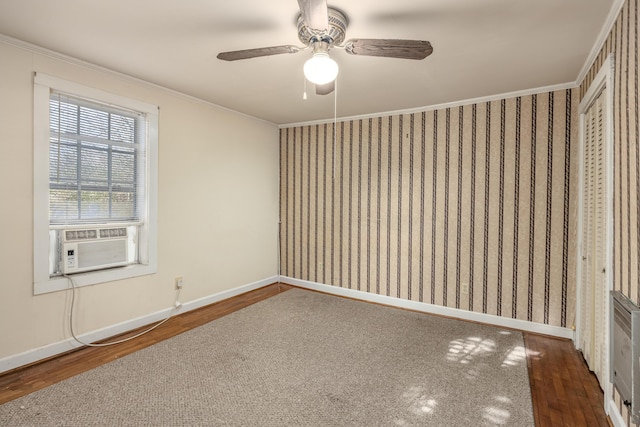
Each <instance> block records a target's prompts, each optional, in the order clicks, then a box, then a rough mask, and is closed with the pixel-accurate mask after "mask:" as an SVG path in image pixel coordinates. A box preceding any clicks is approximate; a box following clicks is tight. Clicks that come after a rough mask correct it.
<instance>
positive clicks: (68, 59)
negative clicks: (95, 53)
mask: <svg viewBox="0 0 640 427" xmlns="http://www.w3.org/2000/svg"><path fill="white" fill-rule="evenodd" d="M0 43H5V44H8V45H11V46H14V47H17V48H19V49H23V50H26V51H29V52H32V53H36V54H39V55H43V56H46V57H48V58H51V59H55V60H57V61H61V62H65V63H67V64H70V65H74V66H77V67H82V68H84V69H87V70H90V71H95V72H100V73H105V74H109V75H112V76H114V77H118V78H120V79H123V80H127V81H130V82H133V83H136V84H139V85H142V86H146V87H149V88H152V89H157V90H161V91H164V92H166V93H169V94H171V95H174V96H177V97H180V98H183V99H186V100H188V101H192V102H195V103H198V104H202V105H205V106H207V107H210V108H215V109H217V110H221V111H224V112H227V113H232V114H236V115H239V116H242V117H245V118H247V119H251V120H255V121H258V122H261V123H264V124H268V125H270V126H276V124H275V123H273V122H270V121H268V120H264V119H261V118H259V117H255V116H251V115H249V114H246V113H242V112H240V111H236V110H232V109H231V108H227V107H223V106H222V105H218V104H214V103H213V102H210V101H206V100H204V99H202V98H198V97H196V96H193V95H187V94H186V93H183V92H180V91H177V90H175V89H170V88H168V87H166V86H162V85H159V84H156V83H152V82H149V81H147V80H143V79H141V78H138V77H134V76H131V75H129V74H125V73H122V72H120V71H116V70H112V69H110V68H107V67H103V66H101V65H96V64H93V63H91V62H88V61H84V60H82V59H78V58H76V57H73V56H70V55H65V54H63V53H60V52H56V51H53V50H50V49H47V48H44V47H41V46H38V45H34V44H32V43H28V42H25V41H23V40H19V39H16V38H13V37H9V36H7V35H4V34H1V33H0ZM34 71H38V70H34Z"/></svg>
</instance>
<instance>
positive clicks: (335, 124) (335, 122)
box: [333, 78, 338, 180]
mask: <svg viewBox="0 0 640 427" xmlns="http://www.w3.org/2000/svg"><path fill="white" fill-rule="evenodd" d="M334 85H335V87H334V91H333V179H334V180H335V179H336V139H337V135H336V131H337V130H338V79H337V78H336V80H335V82H334Z"/></svg>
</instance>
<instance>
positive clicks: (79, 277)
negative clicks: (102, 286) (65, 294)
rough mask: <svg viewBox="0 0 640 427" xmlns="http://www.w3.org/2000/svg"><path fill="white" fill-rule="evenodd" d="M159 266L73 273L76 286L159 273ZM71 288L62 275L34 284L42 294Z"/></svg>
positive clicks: (67, 280)
mask: <svg viewBox="0 0 640 427" xmlns="http://www.w3.org/2000/svg"><path fill="white" fill-rule="evenodd" d="M157 271H158V268H157V267H156V266H153V265H142V264H136V265H128V266H126V267H118V268H111V269H107V270H99V271H91V272H86V273H77V274H74V275H73V280H74V282H75V284H76V287H78V288H80V287H83V286H91V285H96V284H98V283H105V282H113V281H116V280H123V279H129V278H132V277H138V276H146V275H149V274H155V273H157ZM70 288H71V283H70V281H69V279H67V278H66V277H62V276H56V277H51V278H50V279H48V280H45V281H42V282H36V283H34V284H33V294H34V295H42V294H47V293H50V292H58V291H64V290H67V289H70Z"/></svg>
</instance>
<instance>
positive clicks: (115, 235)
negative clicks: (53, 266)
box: [62, 227, 128, 274]
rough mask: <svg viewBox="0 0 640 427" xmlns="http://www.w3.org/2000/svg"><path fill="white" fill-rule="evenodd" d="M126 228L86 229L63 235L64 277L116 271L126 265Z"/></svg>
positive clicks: (65, 231) (64, 232) (69, 231)
mask: <svg viewBox="0 0 640 427" xmlns="http://www.w3.org/2000/svg"><path fill="white" fill-rule="evenodd" d="M127 247H128V242H127V228H126V227H116V228H87V229H78V230H64V231H63V233H62V272H63V273H64V274H72V273H80V272H82V271H90V270H99V269H103V268H111V267H119V266H123V265H126V264H128V262H127V259H128V257H127Z"/></svg>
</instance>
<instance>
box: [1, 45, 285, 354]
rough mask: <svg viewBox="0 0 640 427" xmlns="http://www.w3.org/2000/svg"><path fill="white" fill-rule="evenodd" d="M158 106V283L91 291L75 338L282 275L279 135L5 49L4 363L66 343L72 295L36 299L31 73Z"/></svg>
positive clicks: (167, 94)
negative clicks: (178, 285) (178, 284)
mask: <svg viewBox="0 0 640 427" xmlns="http://www.w3.org/2000/svg"><path fill="white" fill-rule="evenodd" d="M34 72H42V73H45V74H49V75H52V76H55V77H59V78H63V79H66V80H71V81H74V82H77V83H80V84H83V85H86V86H90V87H95V88H99V89H102V90H105V91H107V92H112V93H115V94H119V95H124V96H127V97H130V98H134V99H138V100H140V101H143V102H147V103H150V104H155V105H158V106H159V107H160V119H159V120H160V121H159V165H158V175H159V185H158V187H159V190H158V200H159V202H158V234H159V237H158V264H159V267H158V273H157V274H154V275H150V276H144V277H139V278H135V279H129V280H122V281H118V282H112V283H107V284H99V285H94V286H88V287H84V288H82V289H80V290H79V292H78V301H77V303H78V311H77V319H78V322H77V328H78V332H88V331H93V330H96V329H99V328H104V327H108V326H111V325H114V324H117V323H119V322H125V321H128V320H131V319H135V318H138V317H142V316H145V315H148V314H151V313H154V312H157V311H160V310H162V309H165V308H168V307H170V306H171V305H172V304H173V300H174V289H173V286H174V285H173V279H174V277H175V276H183V277H184V283H185V284H184V289H183V291H182V298H181V300H182V301H183V302H188V301H193V300H196V299H198V298H203V297H207V296H210V295H212V294H215V293H218V292H221V291H225V290H228V289H232V288H236V287H238V286H242V285H245V284H249V283H253V282H256V281H259V280H263V279H267V278H269V277H272V276H274V275H276V274H277V250H276V248H277V222H278V130H277V128H276V127H275V126H274V125H272V124H269V123H266V122H262V121H259V120H256V119H252V118H249V117H246V116H243V115H240V114H236V113H233V112H229V111H226V110H224V109H221V108H218V107H216V106H213V105H210V104H206V103H204V102H200V101H197V100H194V99H191V98H188V97H185V96H182V95H179V94H176V93H173V92H171V91H168V90H165V89H161V88H158V87H154V86H152V85H149V84H146V83H142V82H139V81H136V80H133V79H129V78H125V77H123V76H120V75H117V74H115V73H110V72H107V71H104V70H100V69H98V68H96V67H91V68H90V67H88V66H82V65H78V64H77V63H75V62H74V61H63V60H60V59H58V58H55V57H53V56H51V55H45V54H43V53H42V52H37V51H35V50H31V49H26V48H23V47H20V46H16V45H13V44H9V43H5V42H0V195H1V200H2V208H1V209H0V224H2V225H3V230H2V232H1V237H0V265H1V269H0V271H2V275H1V276H0V359H1V358H4V357H8V356H12V355H16V354H19V353H22V352H25V351H29V350H32V349H36V348H38V347H41V346H45V345H47V344H52V343H55V342H58V341H61V340H64V339H67V338H69V336H70V335H69V331H68V327H67V325H66V319H67V314H68V309H69V302H70V298H69V295H68V292H55V293H51V294H45V295H39V296H33V293H32V290H33V284H32V282H33V272H32V271H33V249H32V241H33V231H32V223H33V220H32V218H33V211H32V209H33V208H32V206H33V141H32V138H33V107H32V104H33V73H34Z"/></svg>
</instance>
